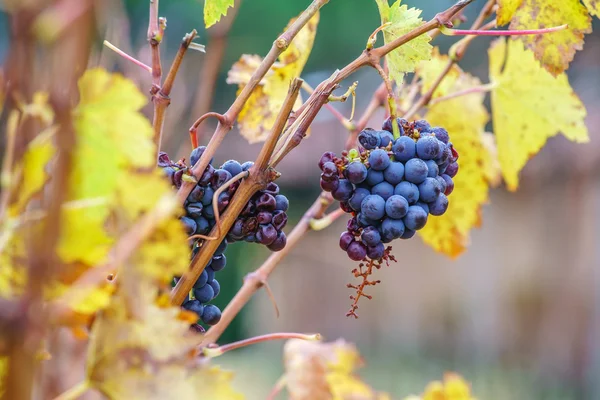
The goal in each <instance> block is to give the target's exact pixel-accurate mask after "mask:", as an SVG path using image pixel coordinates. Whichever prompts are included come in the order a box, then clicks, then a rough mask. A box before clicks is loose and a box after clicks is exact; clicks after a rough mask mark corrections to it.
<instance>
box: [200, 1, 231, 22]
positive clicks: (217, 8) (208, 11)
mask: <svg viewBox="0 0 600 400" xmlns="http://www.w3.org/2000/svg"><path fill="white" fill-rule="evenodd" d="M233 4H234V0H205V2H204V25H205V26H206V27H207V28H210V27H211V26H213V25H214V24H216V23H217V22H219V20H220V19H221V17H224V16H225V15H226V14H227V9H228V8H229V7H233Z"/></svg>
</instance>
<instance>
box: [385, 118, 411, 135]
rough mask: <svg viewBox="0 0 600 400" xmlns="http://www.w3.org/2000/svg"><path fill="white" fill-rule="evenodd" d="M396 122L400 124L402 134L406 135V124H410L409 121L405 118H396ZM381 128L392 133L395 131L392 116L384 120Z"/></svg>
mask: <svg viewBox="0 0 600 400" xmlns="http://www.w3.org/2000/svg"><path fill="white" fill-rule="evenodd" d="M396 122H397V124H398V129H399V131H400V136H402V135H404V125H407V124H408V121H407V120H405V119H404V118H396ZM381 129H383V130H386V131H388V132H390V133H394V127H393V126H392V118H391V117H387V118H386V120H385V121H383V125H382V126H381Z"/></svg>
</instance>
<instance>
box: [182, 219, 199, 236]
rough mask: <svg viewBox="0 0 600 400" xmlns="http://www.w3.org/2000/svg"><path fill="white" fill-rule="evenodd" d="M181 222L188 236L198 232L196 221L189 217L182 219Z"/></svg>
mask: <svg viewBox="0 0 600 400" xmlns="http://www.w3.org/2000/svg"><path fill="white" fill-rule="evenodd" d="M181 222H182V223H183V227H184V229H185V232H186V233H187V234H188V236H192V235H193V234H194V232H196V221H194V220H193V219H191V218H188V217H181Z"/></svg>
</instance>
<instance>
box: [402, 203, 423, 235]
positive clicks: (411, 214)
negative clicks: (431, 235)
mask: <svg viewBox="0 0 600 400" xmlns="http://www.w3.org/2000/svg"><path fill="white" fill-rule="evenodd" d="M403 221H404V225H405V226H406V227H407V228H408V229H412V230H414V231H418V230H419V229H421V228H423V227H424V226H425V224H426V223H427V213H426V212H425V210H424V209H423V208H422V207H419V206H416V205H415V206H410V207H408V212H407V213H406V216H405V217H404V219H403Z"/></svg>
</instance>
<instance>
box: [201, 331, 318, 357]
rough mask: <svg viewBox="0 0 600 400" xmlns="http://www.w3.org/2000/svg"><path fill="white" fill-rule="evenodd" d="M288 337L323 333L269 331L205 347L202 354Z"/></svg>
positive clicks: (214, 354) (215, 354) (315, 337)
mask: <svg viewBox="0 0 600 400" xmlns="http://www.w3.org/2000/svg"><path fill="white" fill-rule="evenodd" d="M288 339H301V340H310V341H315V340H321V335H320V334H318V333H315V334H305V333H295V332H291V333H288V332H279V333H269V334H266V335H260V336H255V337H252V338H249V339H244V340H239V341H237V342H233V343H228V344H224V345H223V346H218V347H209V346H206V347H203V348H202V349H201V350H202V354H203V355H204V356H206V357H218V356H221V355H223V354H225V353H227V352H228V351H231V350H236V349H241V348H242V347H246V346H251V345H253V344H257V343H263V342H270V341H272V340H288Z"/></svg>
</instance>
